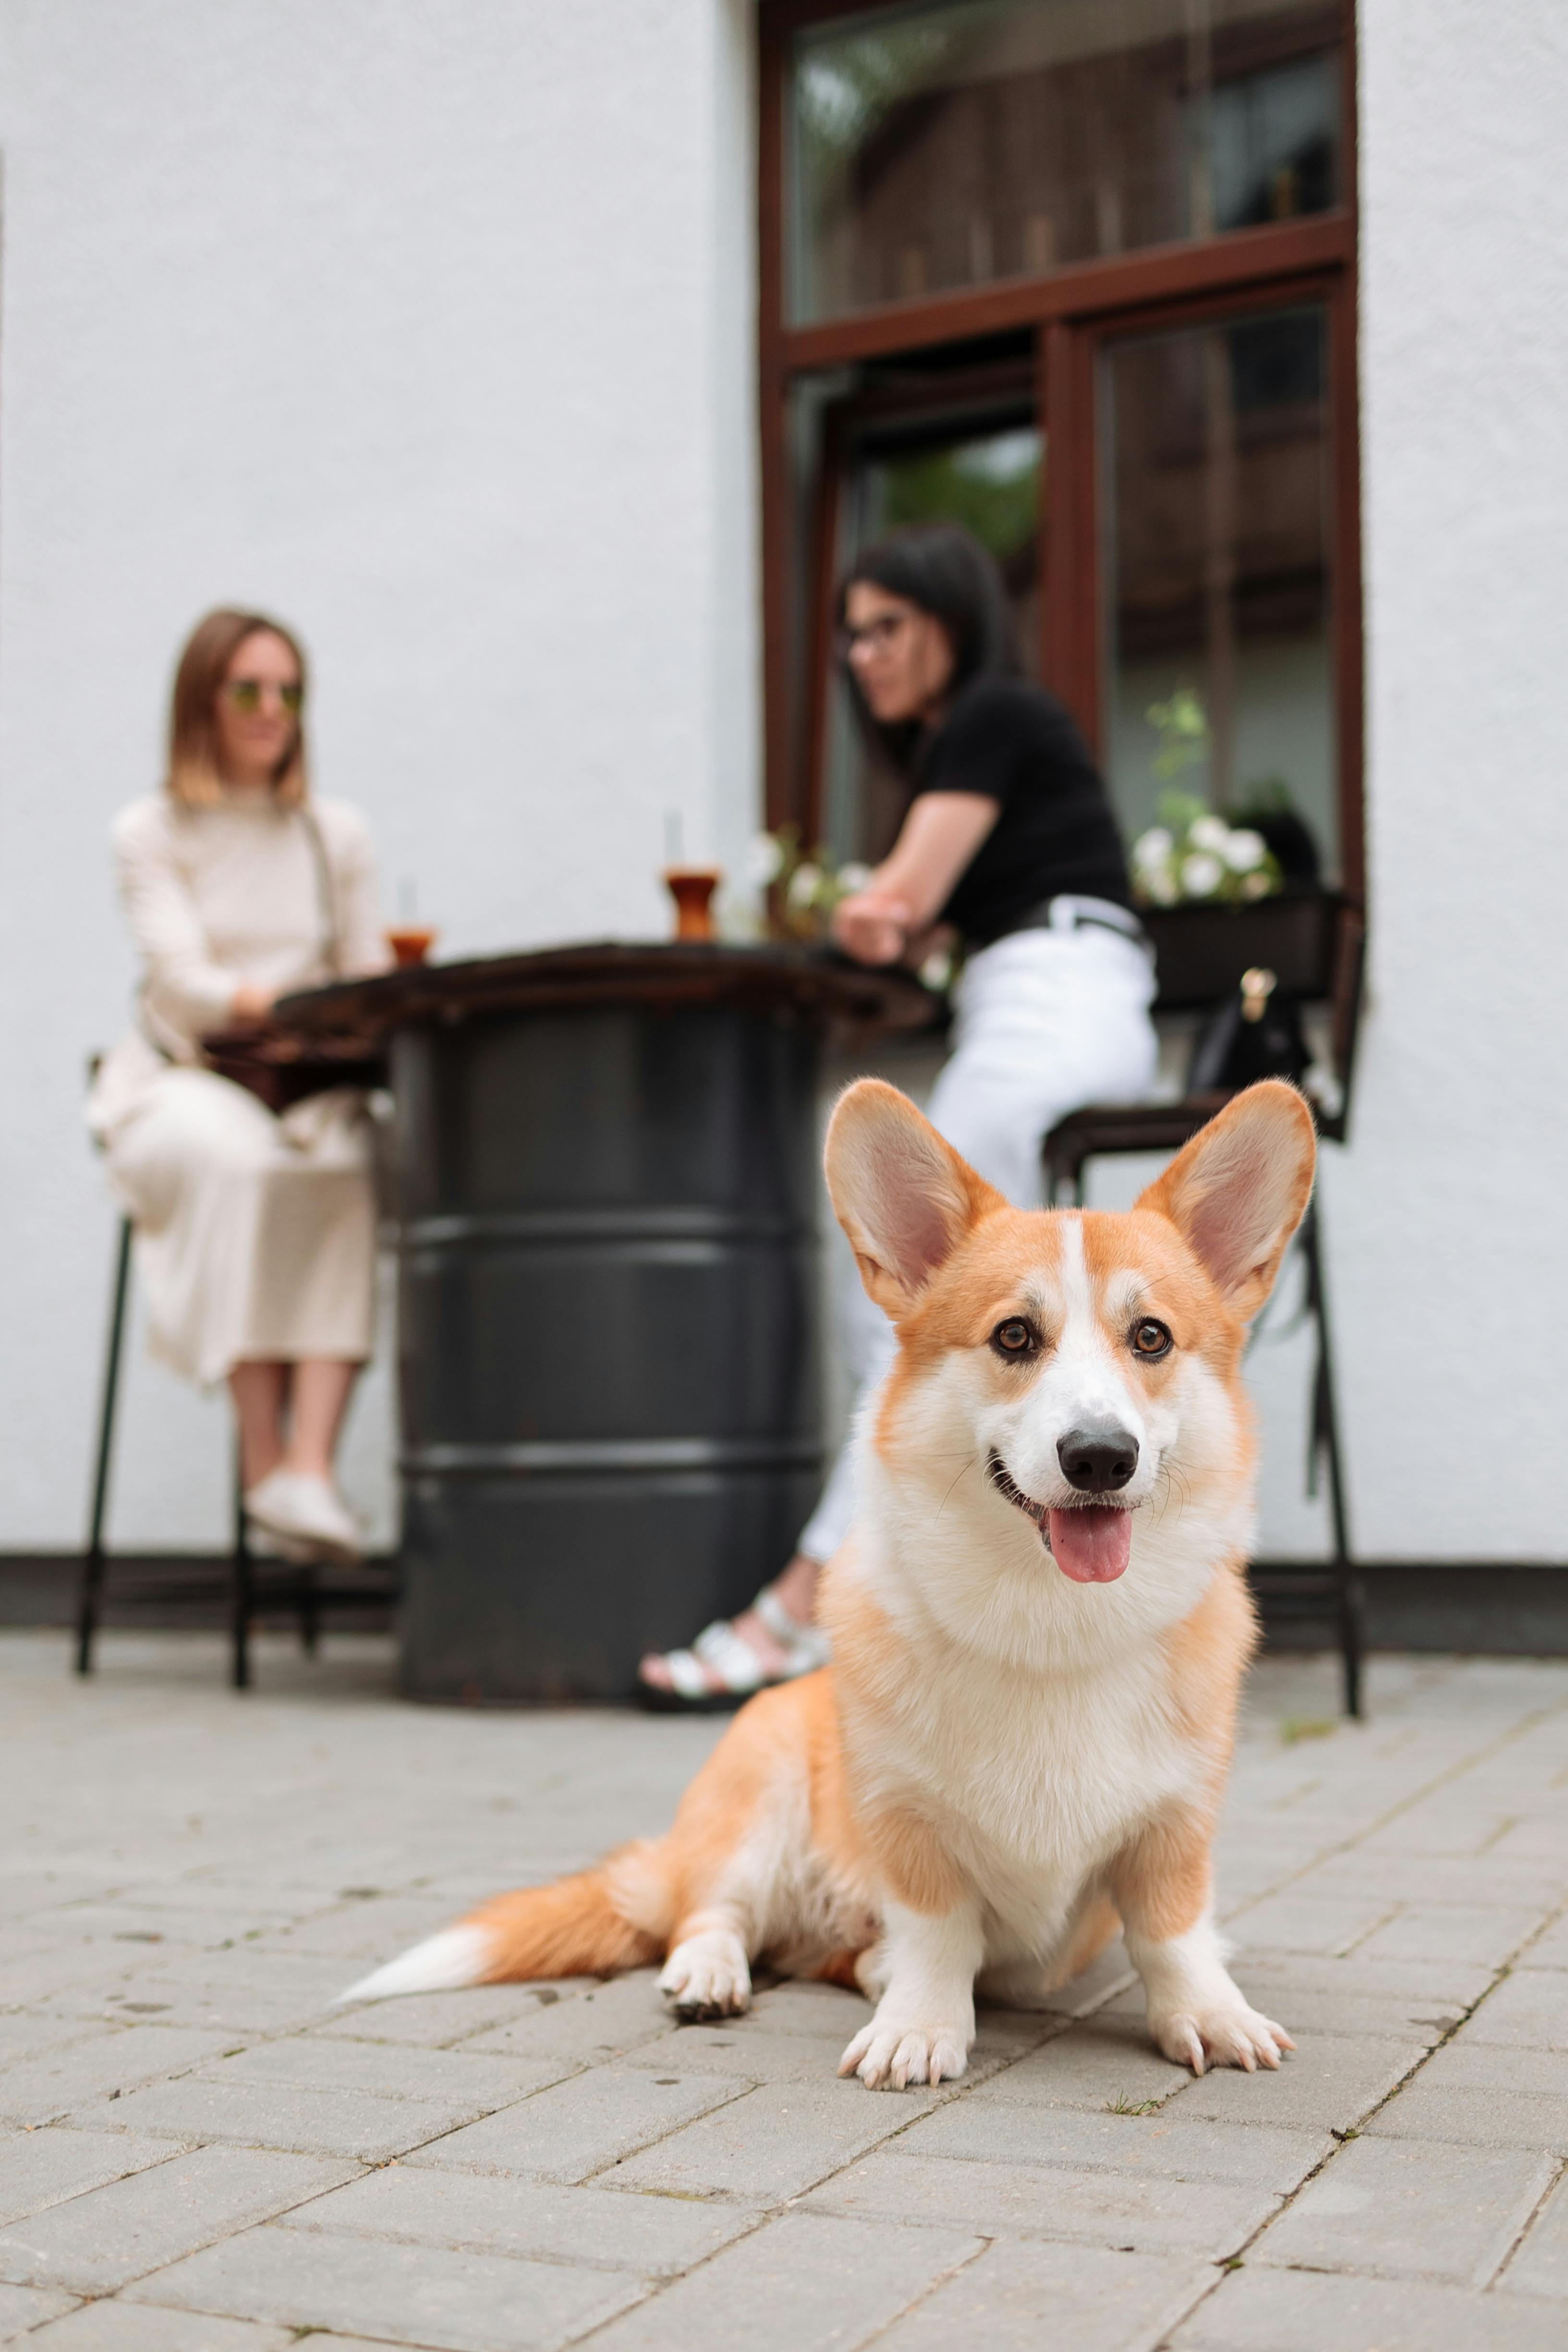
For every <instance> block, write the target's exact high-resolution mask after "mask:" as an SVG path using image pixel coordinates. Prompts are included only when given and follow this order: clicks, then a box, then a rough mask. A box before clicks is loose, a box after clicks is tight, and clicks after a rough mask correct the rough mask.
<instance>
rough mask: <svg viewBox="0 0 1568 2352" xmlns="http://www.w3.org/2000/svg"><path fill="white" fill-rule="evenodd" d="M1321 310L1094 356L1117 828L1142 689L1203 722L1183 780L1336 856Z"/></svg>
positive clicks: (1133, 818) (1134, 817)
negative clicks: (1193, 705)
mask: <svg viewBox="0 0 1568 2352" xmlns="http://www.w3.org/2000/svg"><path fill="white" fill-rule="evenodd" d="M1326 357H1327V322H1326V319H1325V316H1324V313H1323V311H1322V308H1321V306H1319V305H1315V304H1313V305H1303V306H1301V307H1298V308H1291V309H1290V310H1269V311H1261V312H1254V313H1251V314H1248V315H1244V316H1242V317H1239V318H1237V319H1233V320H1228V321H1226V322H1225V323H1224V324H1222V325H1218V326H1214V327H1207V328H1197V329H1187V330H1184V331H1179V332H1176V333H1165V334H1158V335H1145V336H1138V337H1128V338H1126V339H1124V340H1118V341H1113V342H1112V343H1110V344H1108V345H1107V347H1106V349H1105V352H1104V353H1103V360H1102V381H1101V453H1102V464H1101V480H1102V499H1101V505H1102V513H1101V532H1102V578H1103V586H1104V593H1105V602H1106V628H1105V642H1106V648H1107V655H1108V659H1107V665H1106V712H1105V720H1106V725H1105V736H1106V751H1107V768H1108V772H1109V776H1110V782H1111V785H1112V791H1113V796H1114V798H1115V801H1116V803H1117V813H1118V814H1119V815H1120V817H1121V820H1122V824H1123V826H1124V830H1125V831H1126V832H1127V833H1128V834H1129V835H1136V834H1138V833H1140V832H1142V831H1143V829H1144V828H1145V825H1147V824H1151V823H1153V822H1154V819H1155V804H1156V802H1157V799H1158V795H1159V793H1160V791H1161V789H1162V787H1161V785H1160V784H1159V782H1157V781H1156V779H1155V774H1154V769H1153V760H1154V755H1155V751H1156V750H1157V743H1156V739H1155V732H1154V730H1153V728H1152V727H1151V726H1150V724H1149V720H1148V715H1147V714H1148V711H1149V709H1150V706H1151V705H1153V704H1155V703H1158V702H1163V701H1165V700H1166V699H1167V698H1169V697H1170V696H1171V695H1172V694H1174V693H1175V692H1176V691H1177V690H1178V689H1179V688H1189V689H1191V690H1192V691H1193V692H1195V693H1197V695H1198V696H1199V697H1200V698H1201V699H1202V701H1203V703H1204V707H1205V710H1206V713H1207V720H1208V747H1207V767H1206V769H1205V770H1204V771H1200V772H1198V773H1197V775H1196V776H1195V777H1194V779H1193V785H1194V789H1195V790H1197V791H1200V792H1203V793H1207V797H1208V798H1209V800H1210V801H1211V803H1212V804H1213V805H1214V806H1215V807H1217V808H1219V809H1224V810H1228V811H1231V812H1236V811H1244V810H1246V809H1247V808H1249V806H1250V807H1254V808H1267V807H1270V806H1272V807H1276V808H1277V807H1279V806H1281V805H1282V804H1283V805H1289V806H1290V807H1291V808H1293V809H1294V810H1295V811H1296V813H1297V814H1299V815H1300V816H1301V817H1302V818H1303V819H1304V821H1305V822H1306V824H1307V825H1308V827H1309V829H1310V830H1311V832H1312V835H1313V837H1314V839H1315V841H1316V843H1317V845H1318V848H1319V851H1320V853H1321V855H1322V864H1323V869H1324V874H1325V877H1329V878H1332V877H1333V875H1334V874H1335V873H1336V872H1337V868H1338V865H1339V843H1338V837H1337V816H1336V808H1337V802H1336V794H1335V788H1334V751H1333V666H1332V647H1331V639H1330V600H1331V592H1332V580H1331V572H1330V562H1329V549H1330V545H1331V539H1330V513H1329V497H1330V480H1329V446H1328V408H1327V394H1326V382H1325V378H1326Z"/></svg>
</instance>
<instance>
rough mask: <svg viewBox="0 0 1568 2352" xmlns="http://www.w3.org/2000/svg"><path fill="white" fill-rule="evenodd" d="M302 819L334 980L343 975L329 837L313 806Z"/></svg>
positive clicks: (305, 810)
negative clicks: (313, 862) (326, 836)
mask: <svg viewBox="0 0 1568 2352" xmlns="http://www.w3.org/2000/svg"><path fill="white" fill-rule="evenodd" d="M298 814H299V821H300V823H301V824H303V826H304V827H305V835H306V838H307V840H308V842H309V844H310V855H311V856H312V858H313V859H314V861H315V866H316V896H317V899H318V902H319V906H320V908H321V929H322V931H323V934H324V945H325V949H326V957H327V971H328V973H329V977H330V978H331V979H333V980H341V979H342V977H343V943H342V934H341V932H340V929H339V928H338V893H337V890H336V888H335V887H334V885H333V881H332V861H331V859H330V857H329V856H328V854H327V844H326V840H325V838H324V836H323V835H322V832H321V826H320V822H319V818H318V817H317V814H316V812H315V810H314V809H313V808H309V807H304V808H301V809H300V811H299V813H298Z"/></svg>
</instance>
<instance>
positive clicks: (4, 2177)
mask: <svg viewBox="0 0 1568 2352" xmlns="http://www.w3.org/2000/svg"><path fill="white" fill-rule="evenodd" d="M171 2153H172V2151H171V2149H170V2146H169V2143H168V2141H167V2140H166V2139H141V2138H138V2137H136V2135H135V2134H134V2133H131V2132H96V2131H71V2130H70V2129H68V2127H67V2126H64V2125H60V2124H50V2125H44V2126H40V2127H39V2128H38V2129H37V2131H29V2132H16V2133H15V2134H13V2135H11V2136H10V2137H7V2138H5V2139H3V2140H0V2225H4V2224H5V2223H6V2222H8V2221H22V2220H24V2219H25V2218H26V2215H28V2214H29V2213H41V2212H42V2211H43V2210H45V2208H46V2207H47V2206H49V2205H57V2204H59V2203H60V2202H61V2200H63V2199H65V2198H67V2197H79V2196H81V2195H82V2194H83V2193H84V2192H85V2191H86V2190H88V2189H99V2188H101V2187H102V2185H103V2183H104V2182H105V2181H106V2180H118V2179H120V2175H121V2174H122V2173H126V2172H139V2171H141V2168H142V2167H143V2166H144V2165H149V2164H165V2163H167V2161H168V2159H169V2157H170V2155H171Z"/></svg>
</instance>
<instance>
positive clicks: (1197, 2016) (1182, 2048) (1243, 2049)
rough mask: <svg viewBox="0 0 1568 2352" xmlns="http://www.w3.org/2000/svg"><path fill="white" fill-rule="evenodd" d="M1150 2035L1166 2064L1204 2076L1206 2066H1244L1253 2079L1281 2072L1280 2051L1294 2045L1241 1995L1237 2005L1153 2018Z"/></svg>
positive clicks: (1218, 2005)
mask: <svg viewBox="0 0 1568 2352" xmlns="http://www.w3.org/2000/svg"><path fill="white" fill-rule="evenodd" d="M1149 2032H1151V2033H1152V2034H1153V2036H1154V2038H1155V2042H1156V2043H1157V2044H1158V2046H1159V2048H1160V2049H1161V2050H1163V2051H1164V2052H1165V2054H1166V2057H1167V2058H1174V2059H1175V2060H1176V2064H1177V2065H1178V2066H1190V2067H1191V2068H1192V2071H1193V2073H1194V2074H1202V2073H1203V2072H1204V2069H1205V2068H1206V2066H1240V2067H1242V2068H1244V2069H1245V2071H1246V2072H1247V2073H1248V2074H1256V2072H1257V2070H1258V2068H1259V2067H1260V2066H1278V2064H1279V2063H1280V2056H1281V2052H1282V2051H1286V2050H1293V2049H1294V2048H1295V2046H1296V2045H1295V2043H1294V2042H1292V2041H1291V2037H1290V2035H1289V2034H1288V2033H1287V2032H1286V2031H1285V2029H1284V2027H1283V2026H1282V2025H1276V2024H1275V2023H1274V2021H1273V2020H1272V2019H1271V2018H1267V2017H1260V2015H1259V2013H1258V2011H1256V2010H1255V2009H1249V2008H1248V2006H1247V2003H1246V2002H1245V2001H1244V2000H1242V1998H1241V1996H1240V1994H1239V1993H1238V1994H1237V1996H1236V1999H1235V2000H1233V2001H1225V2002H1218V2001H1215V2002H1210V2003H1208V2004H1207V2005H1206V2006H1202V2007H1197V2006H1195V2007H1193V2008H1191V2009H1182V2010H1173V2011H1169V2012H1168V2013H1166V2014H1163V2015H1160V2016H1155V2015H1153V2014H1151V2015H1150V2018H1149Z"/></svg>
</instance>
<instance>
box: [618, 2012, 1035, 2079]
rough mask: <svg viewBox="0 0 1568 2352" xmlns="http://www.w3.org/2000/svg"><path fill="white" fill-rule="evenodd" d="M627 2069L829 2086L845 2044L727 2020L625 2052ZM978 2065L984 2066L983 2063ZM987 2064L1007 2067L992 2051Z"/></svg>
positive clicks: (682, 2028)
mask: <svg viewBox="0 0 1568 2352" xmlns="http://www.w3.org/2000/svg"><path fill="white" fill-rule="evenodd" d="M622 2054H623V2058H624V2063H626V2064H627V2065H628V2066H638V2067H642V2068H643V2070H644V2071H645V2072H647V2073H649V2074H671V2073H674V2072H678V2071H680V2070H682V2069H684V2068H686V2067H694V2068H697V2069H700V2071H701V2072H702V2073H703V2074H724V2075H727V2076H729V2077H730V2078H731V2079H732V2080H734V2081H736V2082H740V2083H832V2082H836V2081H837V2080H838V2073H839V2061H840V2059H841V2057H842V2056H843V2054H844V2043H843V2042H841V2040H840V2038H839V2036H838V2035H837V2034H836V2033H835V2034H832V2035H831V2036H829V2037H827V2038H826V2039H823V2038H821V2037H820V2036H818V2035H815V2034H810V2033H745V2032H739V2031H737V2028H736V2026H735V2024H734V2023H733V2021H731V2020H730V2019H728V2018H726V2019H725V2020H724V2021H722V2022H721V2023H719V2024H717V2025H683V2026H679V2027H675V2028H672V2030H671V2031H670V2032H668V2033H665V2034H662V2035H661V2036H660V2037H659V2039H658V2040H657V2041H656V2042H643V2043H642V2044H641V2046H640V2047H639V2048H637V2049H634V2050H628V2051H626V2052H624V2053H622ZM981 2063H982V2067H983V2066H984V2064H985V2063H986V2062H985V2061H982V2062H981ZM990 2063H991V2064H992V2065H1000V2064H1003V2063H1005V2055H1004V2054H1002V2053H994V2054H993V2056H992V2058H991V2060H990Z"/></svg>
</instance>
